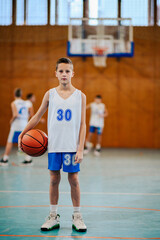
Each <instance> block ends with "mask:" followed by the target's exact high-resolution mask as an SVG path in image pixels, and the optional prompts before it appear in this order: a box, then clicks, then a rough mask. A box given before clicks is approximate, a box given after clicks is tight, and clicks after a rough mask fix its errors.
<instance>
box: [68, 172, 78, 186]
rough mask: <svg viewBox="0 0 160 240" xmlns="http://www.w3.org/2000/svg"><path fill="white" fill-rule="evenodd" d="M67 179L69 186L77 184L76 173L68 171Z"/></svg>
mask: <svg viewBox="0 0 160 240" xmlns="http://www.w3.org/2000/svg"><path fill="white" fill-rule="evenodd" d="M68 180H69V183H70V185H71V186H74V187H77V186H79V179H78V173H69V174H68Z"/></svg>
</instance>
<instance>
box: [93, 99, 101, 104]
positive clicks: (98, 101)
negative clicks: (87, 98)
mask: <svg viewBox="0 0 160 240" xmlns="http://www.w3.org/2000/svg"><path fill="white" fill-rule="evenodd" d="M94 101H95V102H96V103H97V104H99V103H101V102H102V99H101V98H95V99H94Z"/></svg>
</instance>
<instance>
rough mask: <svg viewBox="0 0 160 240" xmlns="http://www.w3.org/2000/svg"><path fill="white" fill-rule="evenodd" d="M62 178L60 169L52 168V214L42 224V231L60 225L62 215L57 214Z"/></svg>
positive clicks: (50, 194) (50, 191)
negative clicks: (53, 169) (54, 169)
mask: <svg viewBox="0 0 160 240" xmlns="http://www.w3.org/2000/svg"><path fill="white" fill-rule="evenodd" d="M60 178H61V176H60V171H51V170H50V187H49V196H50V215H49V216H48V218H47V220H46V222H45V223H44V224H43V225H42V226H41V230H42V231H49V230H52V229H56V228H59V227H60V224H59V217H60V216H59V214H57V208H58V205H57V204H58V198H59V183H60Z"/></svg>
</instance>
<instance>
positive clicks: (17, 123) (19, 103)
mask: <svg viewBox="0 0 160 240" xmlns="http://www.w3.org/2000/svg"><path fill="white" fill-rule="evenodd" d="M14 104H15V106H16V108H17V112H18V116H17V117H16V119H15V120H14V121H13V122H12V124H11V128H12V129H14V130H15V131H22V130H23V129H24V128H25V127H26V125H27V122H28V117H29V113H28V106H27V104H26V101H24V100H22V99H17V100H15V101H14Z"/></svg>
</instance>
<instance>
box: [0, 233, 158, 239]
mask: <svg viewBox="0 0 160 240" xmlns="http://www.w3.org/2000/svg"><path fill="white" fill-rule="evenodd" d="M0 237H41V238H42V237H43V238H57V237H58V238H71V239H73V238H84V239H87V238H90V239H148V240H150V239H160V238H134V237H94V236H93V237H91V236H59V235H57V236H47V235H15V234H11V235H7V234H0Z"/></svg>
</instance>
